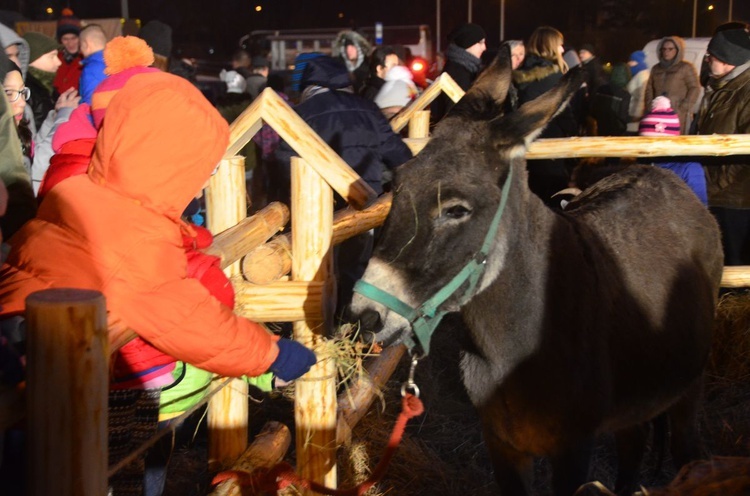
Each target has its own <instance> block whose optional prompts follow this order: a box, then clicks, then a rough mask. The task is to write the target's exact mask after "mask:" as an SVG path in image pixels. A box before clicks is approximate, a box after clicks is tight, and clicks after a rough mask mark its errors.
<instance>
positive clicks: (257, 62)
mask: <svg viewBox="0 0 750 496" xmlns="http://www.w3.org/2000/svg"><path fill="white" fill-rule="evenodd" d="M250 67H252V68H253V69H261V68H263V67H271V63H270V62H268V59H267V58H265V57H263V56H261V55H256V56H255V57H253V58H252V59H251V61H250Z"/></svg>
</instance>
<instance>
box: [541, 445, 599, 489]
mask: <svg viewBox="0 0 750 496" xmlns="http://www.w3.org/2000/svg"><path fill="white" fill-rule="evenodd" d="M593 448H594V444H593V441H591V440H586V441H581V442H580V443H578V444H577V445H575V446H571V447H569V448H567V449H566V450H564V451H563V452H561V453H559V454H557V455H555V456H554V457H552V460H551V461H552V489H553V494H555V496H570V495H572V494H573V493H575V492H576V490H578V488H579V487H581V486H582V485H583V484H584V483H586V482H587V481H588V478H589V463H590V461H591V452H592V450H593Z"/></svg>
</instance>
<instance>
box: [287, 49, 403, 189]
mask: <svg viewBox="0 0 750 496" xmlns="http://www.w3.org/2000/svg"><path fill="white" fill-rule="evenodd" d="M295 111H296V112H297V113H298V114H299V115H300V117H302V118H303V119H304V120H305V122H307V123H308V124H309V125H310V127H312V128H313V130H314V131H315V132H316V133H317V134H318V135H319V136H320V137H321V138H323V140H324V141H325V142H326V143H328V144H329V145H330V146H331V147H332V148H333V149H334V150H335V151H336V153H338V154H339V155H340V156H341V158H343V159H344V161H345V162H346V163H347V164H349V165H350V166H351V167H352V168H353V169H354V170H355V171H356V172H357V174H359V175H360V176H362V179H364V180H365V181H366V182H367V183H368V184H369V185H370V186H371V187H372V188H373V189H374V190H375V192H376V193H378V194H380V193H382V192H383V185H382V179H383V171H384V170H386V169H394V168H395V167H397V166H399V165H401V164H402V163H404V162H406V161H407V160H409V159H410V158H411V157H412V154H411V151H410V150H409V148H408V147H407V146H406V145H405V144H404V142H403V141H402V140H401V137H400V136H399V135H398V134H396V133H395V132H394V131H393V129H391V127H390V126H389V125H388V121H387V120H386V119H385V117H384V116H383V113H382V112H381V111H380V109H379V108H378V106H377V105H375V104H374V103H373V102H369V101H367V100H365V99H364V98H362V97H361V96H359V95H355V94H354V93H353V91H352V88H351V81H350V80H349V76H348V74H347V71H346V67H345V66H344V65H343V64H342V63H341V62H340V61H337V60H335V59H332V58H331V57H326V56H321V57H318V58H315V59H312V60H310V61H309V62H307V66H306V67H305V71H304V73H303V75H302V96H301V98H300V103H299V104H298V105H297V106H296V107H295ZM293 155H296V154H295V152H294V151H293V150H292V149H291V147H290V146H289V144H288V143H286V142H282V143H281V145H280V146H279V149H278V151H277V158H278V159H279V162H280V163H281V164H282V166H283V168H284V169H285V171H286V172H285V179H286V180H288V179H289V178H290V174H289V163H290V159H291V157H292V156H293ZM288 188H289V184H288V183H287V189H288Z"/></svg>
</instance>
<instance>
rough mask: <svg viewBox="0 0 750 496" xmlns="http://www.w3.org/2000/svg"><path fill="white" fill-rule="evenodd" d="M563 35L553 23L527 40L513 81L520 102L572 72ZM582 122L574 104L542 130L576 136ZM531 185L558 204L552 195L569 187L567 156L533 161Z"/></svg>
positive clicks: (552, 135) (546, 134)
mask: <svg viewBox="0 0 750 496" xmlns="http://www.w3.org/2000/svg"><path fill="white" fill-rule="evenodd" d="M563 41H564V38H563V35H562V33H561V32H560V31H558V30H557V29H555V28H553V27H550V26H540V27H538V28H536V29H535V30H534V32H533V33H531V36H530V37H529V39H528V41H527V42H526V57H525V58H524V60H523V63H522V64H521V66H520V67H519V68H518V69H516V70H514V71H513V83H514V84H515V85H516V88H517V89H518V104H519V105H523V104H524V103H526V102H528V101H531V100H533V99H535V98H537V97H538V96H540V95H542V94H543V93H545V92H547V91H549V90H550V89H551V88H552V87H553V86H554V85H555V84H556V83H557V82H558V81H559V80H560V79H561V78H562V76H563V74H565V73H566V72H568V64H566V63H565V61H564V60H563V52H564V49H563ZM577 129H578V125H577V123H576V119H575V116H574V115H573V112H572V110H571V109H570V106H566V107H565V109H564V110H563V111H562V112H561V113H560V114H559V115H558V116H557V117H555V118H554V119H553V120H552V121H551V122H550V123H549V125H548V126H547V127H546V128H545V130H544V132H543V133H542V135H541V137H542V138H564V137H568V136H575V135H576V134H577ZM528 164H529V165H528V166H527V167H528V169H529V187H530V188H531V191H533V192H534V193H536V194H537V196H539V197H540V198H541V199H542V200H543V201H544V202H545V203H547V204H548V205H550V206H555V202H554V201H553V200H552V195H554V194H555V193H557V192H558V191H560V190H562V189H565V188H566V187H567V185H568V180H569V177H570V174H569V172H568V169H567V168H566V167H565V163H564V161H563V160H535V161H530V162H529V163H528Z"/></svg>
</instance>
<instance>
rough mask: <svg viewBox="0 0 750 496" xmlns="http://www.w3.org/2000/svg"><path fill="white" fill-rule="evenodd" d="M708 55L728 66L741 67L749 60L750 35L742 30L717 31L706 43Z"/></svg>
mask: <svg viewBox="0 0 750 496" xmlns="http://www.w3.org/2000/svg"><path fill="white" fill-rule="evenodd" d="M707 51H708V53H710V54H711V55H713V56H714V57H716V58H717V59H719V60H721V61H722V62H724V63H725V64H729V65H734V66H737V65H742V64H744V63H746V62H747V61H749V60H750V34H748V32H747V31H745V30H744V29H729V30H727V31H719V32H718V33H716V34H715V35H714V37H713V38H711V41H709V42H708V49H707Z"/></svg>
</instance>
